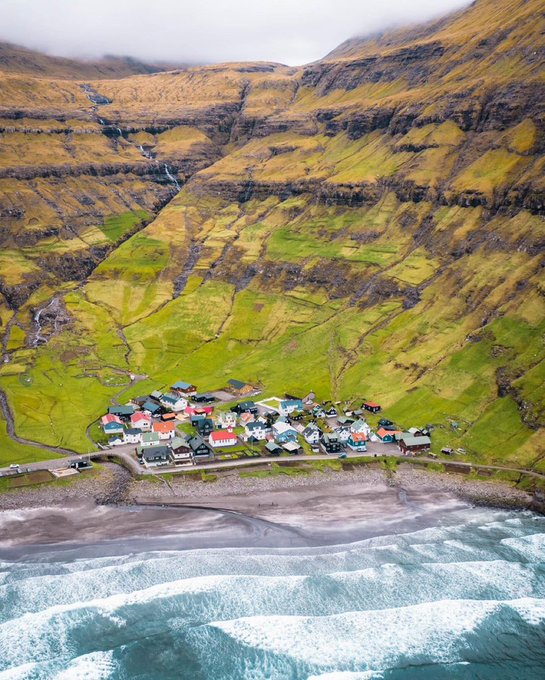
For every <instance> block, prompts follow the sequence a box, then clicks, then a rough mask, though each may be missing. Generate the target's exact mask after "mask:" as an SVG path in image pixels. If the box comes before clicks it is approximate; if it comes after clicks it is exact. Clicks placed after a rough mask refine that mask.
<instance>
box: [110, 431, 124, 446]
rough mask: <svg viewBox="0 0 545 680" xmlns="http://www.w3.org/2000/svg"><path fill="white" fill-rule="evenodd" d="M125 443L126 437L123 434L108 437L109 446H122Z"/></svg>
mask: <svg viewBox="0 0 545 680" xmlns="http://www.w3.org/2000/svg"><path fill="white" fill-rule="evenodd" d="M124 443H125V439H124V437H123V435H122V434H115V435H114V436H113V437H110V439H108V445H109V446H121V445H122V444H124Z"/></svg>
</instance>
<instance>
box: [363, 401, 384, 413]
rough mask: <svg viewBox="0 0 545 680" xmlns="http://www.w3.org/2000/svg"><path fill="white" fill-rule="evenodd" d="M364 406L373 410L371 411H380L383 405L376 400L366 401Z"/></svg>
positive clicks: (368, 409)
mask: <svg viewBox="0 0 545 680" xmlns="http://www.w3.org/2000/svg"><path fill="white" fill-rule="evenodd" d="M363 408H364V409H365V410H366V411H371V413H378V412H379V411H381V410H382V407H381V405H380V404H377V403H376V402H374V401H366V402H365V403H364V404H363Z"/></svg>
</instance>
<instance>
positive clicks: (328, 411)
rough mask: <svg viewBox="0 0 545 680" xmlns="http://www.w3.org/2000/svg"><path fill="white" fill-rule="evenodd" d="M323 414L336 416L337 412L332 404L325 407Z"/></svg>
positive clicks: (329, 416) (327, 416) (331, 416)
mask: <svg viewBox="0 0 545 680" xmlns="http://www.w3.org/2000/svg"><path fill="white" fill-rule="evenodd" d="M325 415H326V418H336V417H337V416H338V415H339V413H338V411H337V409H336V408H335V407H334V406H330V407H329V408H327V409H325Z"/></svg>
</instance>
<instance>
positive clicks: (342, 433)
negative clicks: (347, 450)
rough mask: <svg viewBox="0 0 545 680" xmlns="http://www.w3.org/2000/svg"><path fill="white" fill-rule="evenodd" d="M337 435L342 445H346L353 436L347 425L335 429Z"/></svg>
mask: <svg viewBox="0 0 545 680" xmlns="http://www.w3.org/2000/svg"><path fill="white" fill-rule="evenodd" d="M335 434H336V435H337V437H338V438H339V441H340V442H341V444H346V442H347V441H348V439H349V438H350V435H351V432H350V428H349V427H348V426H347V425H341V427H336V428H335Z"/></svg>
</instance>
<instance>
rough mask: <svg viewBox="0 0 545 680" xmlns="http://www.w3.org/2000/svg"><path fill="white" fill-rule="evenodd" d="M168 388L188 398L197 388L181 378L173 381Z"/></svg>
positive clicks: (193, 394) (192, 395)
mask: <svg viewBox="0 0 545 680" xmlns="http://www.w3.org/2000/svg"><path fill="white" fill-rule="evenodd" d="M170 389H171V390H172V391H173V392H175V393H176V394H178V395H179V396H180V397H187V398H188V399H191V398H192V397H194V396H195V395H196V394H197V388H196V387H195V385H192V384H191V383H188V382H185V381H183V380H178V382H175V383H174V385H172V387H171V388H170Z"/></svg>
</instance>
